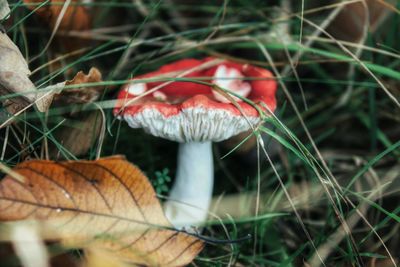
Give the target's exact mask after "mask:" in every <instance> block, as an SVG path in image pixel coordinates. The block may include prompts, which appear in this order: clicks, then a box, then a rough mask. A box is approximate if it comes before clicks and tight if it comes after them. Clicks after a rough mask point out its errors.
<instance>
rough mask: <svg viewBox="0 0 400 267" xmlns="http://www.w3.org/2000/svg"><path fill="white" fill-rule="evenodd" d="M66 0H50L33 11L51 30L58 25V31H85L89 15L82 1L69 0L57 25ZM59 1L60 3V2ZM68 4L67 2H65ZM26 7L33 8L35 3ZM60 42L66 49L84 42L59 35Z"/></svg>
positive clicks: (36, 0)
mask: <svg viewBox="0 0 400 267" xmlns="http://www.w3.org/2000/svg"><path fill="white" fill-rule="evenodd" d="M66 2H67V1H66V0H50V1H49V3H48V4H46V5H44V6H43V7H41V8H39V9H37V10H36V11H35V13H36V14H37V15H38V16H39V17H40V18H41V19H42V21H43V22H45V23H46V24H47V25H48V26H49V27H50V28H51V30H54V28H55V27H56V26H58V29H57V30H58V31H61V32H64V33H65V34H68V32H70V31H86V30H89V29H90V28H91V16H90V14H89V11H88V9H87V8H86V7H85V6H83V5H80V3H81V2H82V1H79V0H71V1H70V3H69V6H67V7H66V10H65V14H64V16H63V17H62V19H61V21H60V23H59V25H57V20H58V18H59V16H60V15H62V12H61V11H62V10H63V7H64V5H63V4H64V3H66ZM24 3H25V4H42V3H43V1H42V0H24ZM60 3H61V4H60ZM66 4H68V3H66ZM28 8H29V9H31V10H35V9H36V8H37V5H28ZM58 39H59V41H60V44H62V45H63V47H65V49H66V50H67V51H73V50H75V49H79V48H81V47H82V45H85V43H82V40H78V39H76V38H72V37H59V38H58Z"/></svg>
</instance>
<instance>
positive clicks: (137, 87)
mask: <svg viewBox="0 0 400 267" xmlns="http://www.w3.org/2000/svg"><path fill="white" fill-rule="evenodd" d="M125 90H126V91H127V92H128V93H129V94H131V95H141V94H143V93H144V92H146V90H147V86H146V84H145V83H131V84H129V85H128V87H127V88H126V89H125Z"/></svg>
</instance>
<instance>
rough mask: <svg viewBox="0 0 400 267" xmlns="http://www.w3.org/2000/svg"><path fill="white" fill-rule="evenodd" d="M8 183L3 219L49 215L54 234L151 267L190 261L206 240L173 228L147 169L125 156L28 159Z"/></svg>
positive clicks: (1, 203)
mask: <svg viewBox="0 0 400 267" xmlns="http://www.w3.org/2000/svg"><path fill="white" fill-rule="evenodd" d="M14 171H16V172H18V173H19V174H21V175H23V176H25V177H26V182H25V183H21V182H19V181H16V180H15V179H13V178H11V177H9V176H6V177H5V178H4V179H3V180H2V181H1V183H0V219H1V220H2V221H16V220H38V221H41V222H43V225H44V227H43V229H42V230H43V231H45V230H46V231H45V232H44V235H45V237H46V238H47V239H51V240H55V239H59V240H61V241H63V243H64V244H67V245H70V246H73V247H85V246H90V247H91V248H97V249H104V250H107V252H108V253H113V254H114V255H115V256H117V257H118V258H119V259H123V260H125V261H127V262H132V263H135V264H141V265H149V266H161V265H162V266H182V265H186V264H188V263H190V262H191V261H192V260H193V258H194V257H195V256H196V255H197V254H198V253H199V252H200V250H201V249H202V247H203V243H202V241H200V240H199V239H197V238H195V237H193V236H191V235H188V234H185V233H181V232H177V231H175V230H172V229H171V228H170V227H171V226H170V224H169V222H168V221H167V219H166V218H165V216H164V214H163V211H162V208H161V205H160V203H159V201H158V199H157V198H156V195H155V192H154V190H153V188H152V186H151V184H150V183H149V181H148V180H147V178H146V177H145V176H144V175H143V174H142V173H141V171H140V170H139V169H138V168H136V167H135V166H133V165H132V164H130V163H129V162H127V161H126V160H125V159H123V158H122V157H110V158H104V159H100V160H96V161H69V162H53V161H44V160H36V161H28V162H23V163H21V164H19V165H17V166H16V167H15V168H14Z"/></svg>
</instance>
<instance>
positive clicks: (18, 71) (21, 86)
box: [0, 32, 50, 114]
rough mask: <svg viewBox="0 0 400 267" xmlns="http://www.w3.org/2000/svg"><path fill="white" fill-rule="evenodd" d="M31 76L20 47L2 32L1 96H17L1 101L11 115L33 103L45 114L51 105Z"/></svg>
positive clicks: (0, 55)
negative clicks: (39, 91) (37, 88)
mask: <svg viewBox="0 0 400 267" xmlns="http://www.w3.org/2000/svg"><path fill="white" fill-rule="evenodd" d="M29 75H30V70H29V68H28V65H27V63H26V61H25V59H24V57H23V56H22V54H21V52H20V51H19V49H18V47H17V46H16V45H15V44H14V43H13V42H12V41H11V39H10V38H9V37H8V36H7V35H6V34H5V33H1V32H0V95H8V94H17V96H10V97H6V98H4V99H2V100H1V101H2V103H3V106H4V107H5V108H6V110H7V111H8V112H9V113H11V114H15V113H16V112H18V111H20V110H21V109H23V108H24V107H26V106H27V105H29V104H31V103H33V102H35V103H36V106H37V108H38V110H39V111H41V112H44V111H46V110H47V108H48V105H49V104H50V103H49V101H48V97H47V96H46V95H44V94H42V93H38V92H37V90H36V87H35V85H34V84H33V83H32V82H31V80H30V79H29V78H28V76H29Z"/></svg>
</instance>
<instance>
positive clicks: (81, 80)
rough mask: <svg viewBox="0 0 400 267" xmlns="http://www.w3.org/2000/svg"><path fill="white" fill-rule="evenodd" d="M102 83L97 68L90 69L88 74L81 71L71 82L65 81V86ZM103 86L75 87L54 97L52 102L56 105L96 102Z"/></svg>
mask: <svg viewBox="0 0 400 267" xmlns="http://www.w3.org/2000/svg"><path fill="white" fill-rule="evenodd" d="M101 81H102V76H101V73H100V71H99V70H98V69H97V68H91V69H90V70H89V73H88V74H85V73H84V72H83V71H80V72H78V73H77V74H76V75H75V77H74V78H73V79H72V80H69V81H66V82H65V85H66V86H73V85H75V86H78V85H80V84H82V85H84V84H88V83H99V82H101ZM103 89H104V86H90V87H76V88H68V89H66V90H63V91H62V93H61V94H60V95H57V96H55V99H54V101H55V102H57V104H61V105H68V104H84V103H91V102H94V101H96V100H97V99H98V98H99V96H100V94H101V92H102V91H103Z"/></svg>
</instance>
